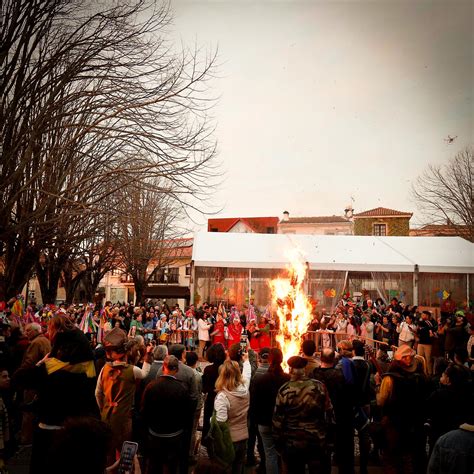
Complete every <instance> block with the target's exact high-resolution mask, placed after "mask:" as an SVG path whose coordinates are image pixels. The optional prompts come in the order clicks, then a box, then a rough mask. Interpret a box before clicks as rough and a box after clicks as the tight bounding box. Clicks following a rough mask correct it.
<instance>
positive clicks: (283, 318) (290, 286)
mask: <svg viewBox="0 0 474 474" xmlns="http://www.w3.org/2000/svg"><path fill="white" fill-rule="evenodd" d="M287 256H288V259H289V261H290V263H289V264H288V265H287V275H286V276H285V277H279V278H275V279H274V280H271V281H270V288H271V291H272V299H273V303H274V306H275V307H276V313H277V316H278V322H279V329H278V333H277V335H276V340H277V342H278V343H279V345H280V349H281V350H282V352H283V366H284V368H287V361H288V359H289V358H290V357H292V356H294V355H298V354H299V353H300V348H301V342H302V341H303V336H304V334H306V332H307V331H308V325H309V323H310V322H311V319H312V316H311V310H312V306H311V302H310V300H309V298H308V296H307V295H306V293H305V291H304V286H303V285H304V280H305V278H306V272H307V263H306V262H305V260H304V257H303V255H302V253H301V251H299V250H298V249H294V250H292V251H291V252H289V253H288V255H287Z"/></svg>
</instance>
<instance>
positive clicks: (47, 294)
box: [36, 261, 62, 304]
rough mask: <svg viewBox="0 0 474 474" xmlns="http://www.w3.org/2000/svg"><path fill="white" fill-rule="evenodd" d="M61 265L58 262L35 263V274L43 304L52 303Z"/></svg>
mask: <svg viewBox="0 0 474 474" xmlns="http://www.w3.org/2000/svg"><path fill="white" fill-rule="evenodd" d="M61 270H62V265H60V264H59V263H58V262H48V261H47V262H45V263H38V264H37V265H36V276H37V277H38V282H39V285H40V290H41V297H42V300H43V304H54V303H55V302H56V298H57V295H58V283H59V279H60V277H61Z"/></svg>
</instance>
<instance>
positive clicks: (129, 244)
mask: <svg viewBox="0 0 474 474" xmlns="http://www.w3.org/2000/svg"><path fill="white" fill-rule="evenodd" d="M162 187H163V186H162V185H160V183H158V182H156V181H155V182H146V183H144V182H142V183H139V184H137V185H135V186H133V187H129V188H127V189H126V190H125V192H124V193H122V196H123V199H121V202H122V216H121V217H120V218H119V224H118V239H117V246H118V248H119V253H120V255H121V262H122V268H123V269H124V271H125V272H126V273H127V274H129V275H131V277H132V279H133V283H134V286H135V295H136V300H137V301H143V293H144V291H145V290H146V288H147V287H148V284H149V282H150V281H151V280H152V279H153V278H154V276H155V275H157V273H158V272H160V270H162V269H163V268H164V267H166V266H167V265H169V264H170V263H172V262H173V261H175V260H176V258H178V257H179V255H178V253H179V251H180V246H179V242H180V239H181V238H182V237H183V235H184V234H185V230H184V229H182V228H181V227H180V226H179V222H180V218H181V209H180V207H179V205H177V202H176V201H175V199H174V198H173V197H172V193H169V192H165V193H163V192H161V191H157V189H161V188H162Z"/></svg>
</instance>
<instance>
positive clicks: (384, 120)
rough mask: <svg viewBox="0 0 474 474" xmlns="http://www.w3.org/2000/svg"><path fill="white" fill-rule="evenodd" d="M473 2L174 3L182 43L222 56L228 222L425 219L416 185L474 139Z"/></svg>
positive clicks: (219, 115)
mask: <svg viewBox="0 0 474 474" xmlns="http://www.w3.org/2000/svg"><path fill="white" fill-rule="evenodd" d="M473 5H474V3H473V2H471V1H464V2H463V1H456V0H451V1H447V0H446V1H442V2H431V1H416V0H410V1H372V2H362V1H349V2H335V1H319V2H317V1H307V2H296V1H286V2H279V1H263V0H262V1H256V2H250V1H243V0H233V1H227V0H223V1H201V0H190V1H184V0H172V8H173V11H174V23H173V33H174V35H175V36H176V39H180V40H182V41H183V42H184V43H185V44H187V45H192V44H193V43H194V41H196V42H197V43H198V45H201V46H205V47H208V48H209V49H212V48H213V47H218V49H219V59H218V61H219V64H220V66H219V70H218V74H219V76H220V77H219V78H218V79H215V80H213V82H212V88H213V91H214V92H215V94H216V95H217V96H219V97H220V99H219V102H218V104H217V106H216V108H215V110H214V115H215V118H216V125H217V130H216V138H217V140H218V147H219V159H220V161H221V162H222V170H223V171H224V172H225V174H226V176H225V181H224V182H223V184H222V185H221V186H220V188H219V189H218V190H217V191H216V192H215V193H214V204H215V206H216V207H219V206H220V207H222V208H223V210H222V211H221V212H219V214H218V216H219V217H233V216H281V214H282V212H283V211H284V210H288V211H289V212H290V216H295V217H296V216H303V215H304V216H317V215H331V214H342V213H343V209H344V207H345V206H346V204H348V203H349V202H350V199H351V196H352V197H353V198H354V204H353V205H354V208H355V212H360V211H363V210H368V209H371V208H374V207H378V206H383V207H389V208H394V209H398V210H401V211H416V208H415V204H414V203H413V202H412V200H411V197H410V186H411V182H412V180H413V179H414V177H416V176H417V175H418V174H420V173H421V171H422V170H423V169H424V168H425V167H426V166H427V165H428V164H429V163H433V164H441V163H443V162H445V161H446V160H448V159H449V158H450V157H451V156H453V155H454V154H455V153H456V152H457V151H458V150H460V149H461V148H463V147H464V146H466V145H467V144H469V143H472V142H473V141H474V140H473V87H474V77H473V64H474V60H473V44H474V38H473ZM448 135H451V136H455V135H457V136H458V138H457V139H456V141H455V143H454V144H452V145H447V144H446V143H445V141H444V140H443V139H444V138H445V137H447V136H448ZM201 221H202V222H204V219H201ZM412 223H415V224H416V223H417V219H416V214H415V216H414V218H413V220H412Z"/></svg>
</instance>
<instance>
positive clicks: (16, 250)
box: [0, 237, 38, 301]
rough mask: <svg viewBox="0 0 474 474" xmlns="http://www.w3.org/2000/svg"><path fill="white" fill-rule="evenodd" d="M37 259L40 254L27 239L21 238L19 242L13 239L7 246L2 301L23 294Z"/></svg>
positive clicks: (1, 280)
mask: <svg viewBox="0 0 474 474" xmlns="http://www.w3.org/2000/svg"><path fill="white" fill-rule="evenodd" d="M37 259H38V253H37V251H36V249H35V248H33V247H31V246H30V242H29V241H28V239H27V238H26V237H25V238H23V237H20V238H19V240H17V241H13V239H11V240H10V241H9V242H8V243H7V244H6V246H5V254H4V266H5V271H4V274H3V276H2V278H1V279H0V301H8V300H9V299H10V298H12V297H14V296H16V295H18V294H19V293H21V292H22V290H23V288H24V286H25V285H26V282H27V281H28V278H29V276H30V274H31V270H32V269H33V268H34V265H35V262H36V261H37Z"/></svg>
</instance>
